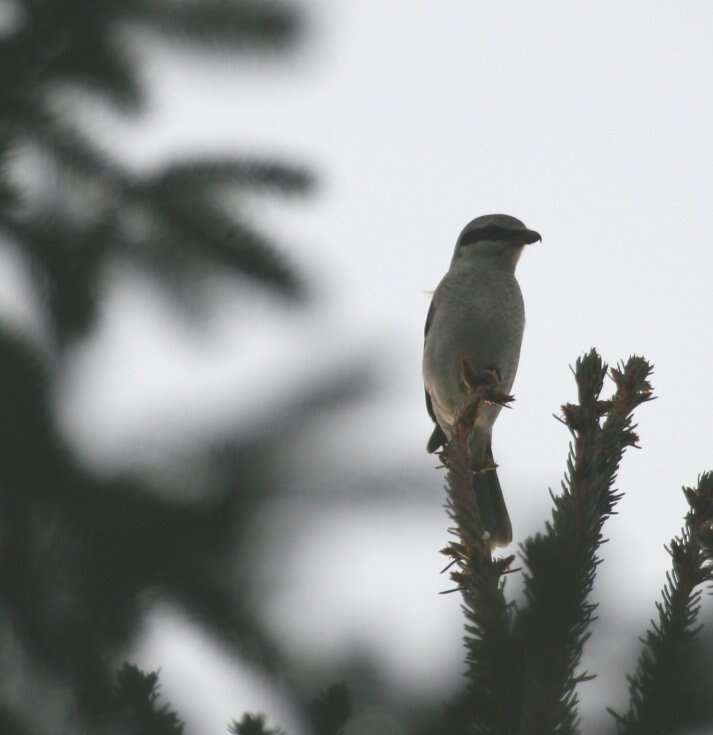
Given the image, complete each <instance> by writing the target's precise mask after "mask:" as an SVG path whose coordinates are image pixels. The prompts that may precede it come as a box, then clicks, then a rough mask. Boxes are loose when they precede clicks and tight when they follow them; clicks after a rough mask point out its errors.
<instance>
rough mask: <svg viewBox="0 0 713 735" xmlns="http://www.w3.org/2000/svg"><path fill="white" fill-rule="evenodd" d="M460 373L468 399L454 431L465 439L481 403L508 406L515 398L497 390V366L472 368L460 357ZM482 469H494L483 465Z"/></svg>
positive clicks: (499, 376)
mask: <svg viewBox="0 0 713 735" xmlns="http://www.w3.org/2000/svg"><path fill="white" fill-rule="evenodd" d="M461 375H462V379H463V385H464V386H465V388H466V390H467V391H468V394H469V395H468V401H467V403H466V404H465V406H464V408H463V410H462V411H461V412H460V414H459V415H458V418H457V419H456V423H455V427H454V433H455V435H456V438H457V439H458V440H460V441H462V440H463V439H465V437H467V436H468V434H469V433H470V432H471V431H472V429H473V424H474V423H475V419H476V417H477V415H478V409H479V408H480V404H481V403H486V404H487V403H489V404H495V405H498V406H503V407H506V408H507V407H508V404H509V403H512V402H513V401H514V400H515V398H514V396H511V395H510V394H509V393H505V392H503V391H500V390H498V386H499V385H500V384H501V382H502V377H501V375H500V371H499V370H498V369H497V368H487V369H486V368H481V369H480V370H474V369H473V367H472V366H471V364H470V363H469V362H468V360H466V358H462V359H461ZM483 469H485V470H487V469H494V468H491V467H484V468H483Z"/></svg>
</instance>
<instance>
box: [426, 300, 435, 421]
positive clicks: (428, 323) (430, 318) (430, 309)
mask: <svg viewBox="0 0 713 735" xmlns="http://www.w3.org/2000/svg"><path fill="white" fill-rule="evenodd" d="M434 311H435V309H434V308H433V299H431V305H430V306H429V307H428V314H427V315H426V326H425V327H424V328H423V341H424V342H425V341H426V337H427V336H428V330H429V329H430V328H431V322H433V313H434ZM425 393H426V410H427V411H428V415H429V416H430V417H431V420H432V421H433V423H434V424H436V425H438V421H437V420H436V414H435V413H434V412H433V404H432V403H431V396H430V395H428V391H425Z"/></svg>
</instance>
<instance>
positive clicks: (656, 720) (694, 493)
mask: <svg viewBox="0 0 713 735" xmlns="http://www.w3.org/2000/svg"><path fill="white" fill-rule="evenodd" d="M711 490H713V474H712V473H710V472H707V473H704V474H703V475H701V477H700V478H699V480H698V486H697V487H696V488H695V489H693V488H684V493H685V495H686V498H687V500H688V502H689V503H690V506H691V511H690V512H689V514H688V515H687V516H686V524H687V525H686V527H685V528H684V529H683V530H682V531H681V534H680V535H679V536H676V537H675V538H674V539H673V540H672V541H671V543H670V545H669V546H668V547H666V551H668V553H669V554H670V556H671V562H672V569H671V570H670V571H668V572H666V584H665V585H664V588H663V591H662V598H663V599H662V601H661V602H657V603H656V609H657V611H658V619H657V620H656V621H654V620H652V621H651V625H650V627H649V629H648V630H647V631H646V635H645V636H644V638H643V639H642V643H643V649H642V651H641V655H640V657H639V663H638V666H637V669H636V673H635V674H634V675H633V676H629V677H628V680H629V696H630V700H629V711H628V712H627V714H626V715H623V716H622V715H619V714H617V713H616V712H614V711H613V710H611V709H610V710H609V712H610V713H611V714H612V715H613V716H614V718H615V719H616V725H617V733H618V735H644V733H646V734H647V735H648V734H650V733H661V734H663V733H674V732H679V731H680V728H682V727H684V726H685V725H686V724H687V723H689V722H690V723H691V724H693V723H695V722H696V721H697V719H698V713H699V711H700V710H705V709H706V708H707V705H706V703H707V702H708V701H709V699H710V696H711V692H709V691H701V678H700V677H699V675H698V671H697V659H696V654H697V651H696V647H695V645H694V643H695V640H696V639H697V638H698V633H699V631H700V629H701V626H700V625H699V624H698V623H697V620H698V613H699V611H700V601H701V587H702V586H703V585H704V584H707V583H710V582H712V581H713V564H712V563H711V556H710V546H706V545H705V544H709V543H710V540H711V536H710V533H711V527H713V503H711Z"/></svg>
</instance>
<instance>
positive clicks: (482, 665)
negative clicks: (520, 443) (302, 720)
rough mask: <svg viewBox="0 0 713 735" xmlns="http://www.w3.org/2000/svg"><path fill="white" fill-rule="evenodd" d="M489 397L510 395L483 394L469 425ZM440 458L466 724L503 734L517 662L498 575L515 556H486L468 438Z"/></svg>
mask: <svg viewBox="0 0 713 735" xmlns="http://www.w3.org/2000/svg"><path fill="white" fill-rule="evenodd" d="M491 399H495V400H493V402H498V403H501V404H504V403H507V402H508V400H506V399H510V397H509V396H493V395H486V393H485V392H484V393H482V394H481V397H480V398H479V399H478V400H476V401H475V402H474V403H472V404H471V406H470V408H469V412H468V413H469V420H472V421H474V419H475V416H476V415H477V411H478V408H479V406H480V403H481V400H491ZM510 400H511V399H510ZM471 425H472V423H471ZM440 457H441V461H442V462H443V465H444V466H445V467H446V468H447V470H448V472H447V474H446V493H447V497H446V510H447V512H448V515H449V516H450V518H451V519H452V520H453V521H454V522H455V526H454V527H453V528H451V529H449V530H450V532H451V533H452V534H453V535H454V536H455V540H452V541H451V542H450V543H449V544H448V545H447V546H446V548H445V549H443V552H442V553H443V554H445V555H446V556H448V557H450V559H451V564H450V565H449V567H452V571H451V572H450V578H451V579H452V580H453V581H454V582H455V583H456V585H457V588H456V589H458V590H459V591H460V592H461V594H462V595H463V611H464V614H465V617H466V626H465V629H466V637H465V644H466V650H467V653H466V663H467V671H466V675H467V677H468V679H469V689H468V701H469V709H470V716H469V720H470V721H471V722H472V724H473V728H474V729H473V732H474V733H477V734H478V735H490V734H491V733H492V734H493V735H495V734H496V733H507V732H510V726H511V723H512V715H513V705H512V697H511V683H512V677H513V667H514V666H515V665H516V658H515V656H514V655H513V650H512V645H513V644H512V638H511V635H510V618H511V610H510V607H509V605H508V604H507V603H506V601H505V596H504V594H503V586H504V580H503V575H504V574H506V573H507V572H508V571H510V565H511V563H512V561H513V559H514V557H513V556H508V557H504V558H497V559H496V558H493V556H492V554H491V549H490V542H489V538H488V534H487V533H486V532H485V529H484V528H483V523H482V520H481V518H480V514H479V512H478V507H477V503H476V497H475V493H474V492H473V478H472V469H471V461H470V452H469V449H468V435H467V434H465V433H459V432H456V434H455V436H454V437H453V439H452V440H451V441H450V442H449V443H448V444H447V445H446V447H445V448H444V450H443V452H442V453H441V455H440Z"/></svg>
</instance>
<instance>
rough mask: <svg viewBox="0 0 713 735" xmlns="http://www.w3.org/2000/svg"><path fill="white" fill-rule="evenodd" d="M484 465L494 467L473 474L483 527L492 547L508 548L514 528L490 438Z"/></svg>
mask: <svg viewBox="0 0 713 735" xmlns="http://www.w3.org/2000/svg"><path fill="white" fill-rule="evenodd" d="M484 463H485V464H486V465H489V464H490V465H492V469H485V470H481V471H478V472H474V473H473V489H474V490H475V499H476V502H477V503H478V510H479V512H480V518H481V520H482V521H483V527H484V528H485V530H486V531H487V532H488V533H489V534H490V543H491V545H492V546H507V545H508V544H509V543H510V542H511V541H512V526H511V524H510V516H509V514H508V509H507V506H506V505H505V498H504V497H503V491H502V488H501V487H500V480H498V473H497V472H496V470H495V462H494V461H493V450H492V448H491V445H490V438H488V441H487V444H486V445H485V458H484Z"/></svg>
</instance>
